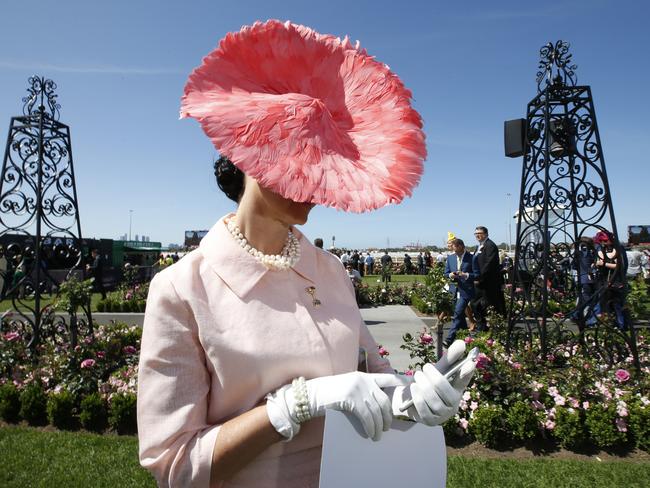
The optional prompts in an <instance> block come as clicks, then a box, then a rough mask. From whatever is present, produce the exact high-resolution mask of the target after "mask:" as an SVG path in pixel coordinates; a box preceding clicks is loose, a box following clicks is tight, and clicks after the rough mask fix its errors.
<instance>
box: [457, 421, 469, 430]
mask: <svg viewBox="0 0 650 488" xmlns="http://www.w3.org/2000/svg"><path fill="white" fill-rule="evenodd" d="M458 423H459V424H460V426H461V427H462V428H463V430H467V427H468V426H469V422H468V421H467V419H460V420H459V421H458Z"/></svg>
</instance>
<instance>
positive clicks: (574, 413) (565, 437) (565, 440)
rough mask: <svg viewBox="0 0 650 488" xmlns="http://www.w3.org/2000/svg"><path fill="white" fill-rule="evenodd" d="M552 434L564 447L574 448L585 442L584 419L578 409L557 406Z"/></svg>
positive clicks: (586, 435) (586, 437)
mask: <svg viewBox="0 0 650 488" xmlns="http://www.w3.org/2000/svg"><path fill="white" fill-rule="evenodd" d="M553 435H554V436H555V438H556V439H557V440H558V442H559V443H560V445H561V446H562V447H564V448H566V449H575V448H579V447H581V446H584V445H585V444H586V443H587V439H588V437H589V436H588V433H587V431H586V430H585V421H584V418H583V416H582V415H581V414H580V412H579V411H578V410H573V409H572V410H569V409H567V408H560V407H557V408H556V411H555V429H554V430H553Z"/></svg>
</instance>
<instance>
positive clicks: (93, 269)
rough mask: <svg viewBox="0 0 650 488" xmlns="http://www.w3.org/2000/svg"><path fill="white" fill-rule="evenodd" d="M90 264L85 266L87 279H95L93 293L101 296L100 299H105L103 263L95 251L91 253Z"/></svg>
mask: <svg viewBox="0 0 650 488" xmlns="http://www.w3.org/2000/svg"><path fill="white" fill-rule="evenodd" d="M91 259H92V263H91V264H87V265H86V271H87V272H88V274H89V277H91V278H95V281H93V291H94V292H98V293H101V294H102V299H106V290H105V289H104V262H103V261H102V257H101V255H100V254H99V251H98V250H97V249H93V250H92V251H91Z"/></svg>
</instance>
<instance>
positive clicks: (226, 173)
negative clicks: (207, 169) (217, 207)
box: [214, 156, 244, 203]
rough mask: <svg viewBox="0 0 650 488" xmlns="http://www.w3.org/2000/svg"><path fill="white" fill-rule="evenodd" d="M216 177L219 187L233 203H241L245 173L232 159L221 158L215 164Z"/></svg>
mask: <svg viewBox="0 0 650 488" xmlns="http://www.w3.org/2000/svg"><path fill="white" fill-rule="evenodd" d="M214 176H215V177H216V178H217V185H219V188H220V189H221V191H222V192H224V193H225V194H226V196H227V197H228V198H230V199H231V200H232V201H233V202H235V203H239V199H240V198H241V196H242V194H243V193H244V173H243V172H242V170H240V169H239V168H238V167H237V166H235V165H234V164H233V163H232V161H231V160H230V159H228V158H227V157H225V156H220V157H219V159H217V160H216V161H215V162H214Z"/></svg>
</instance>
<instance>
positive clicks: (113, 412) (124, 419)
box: [108, 393, 138, 434]
mask: <svg viewBox="0 0 650 488" xmlns="http://www.w3.org/2000/svg"><path fill="white" fill-rule="evenodd" d="M108 424H109V425H110V426H111V428H113V429H115V431H116V432H117V433H118V434H136V433H137V432H138V426H137V413H136V396H135V395H134V394H133V393H124V394H117V395H114V396H113V398H111V405H110V409H109V415H108Z"/></svg>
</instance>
